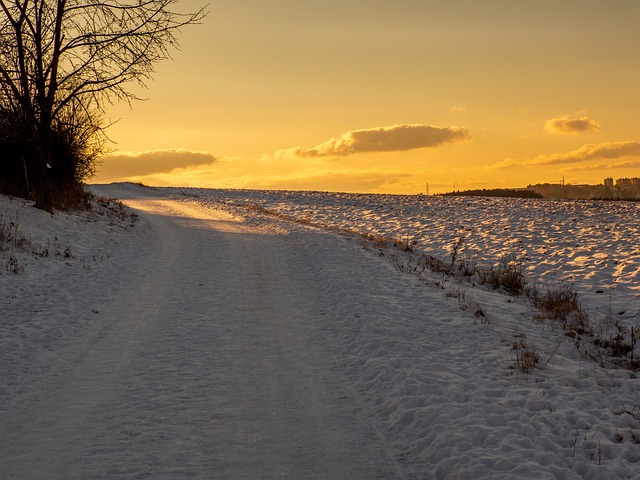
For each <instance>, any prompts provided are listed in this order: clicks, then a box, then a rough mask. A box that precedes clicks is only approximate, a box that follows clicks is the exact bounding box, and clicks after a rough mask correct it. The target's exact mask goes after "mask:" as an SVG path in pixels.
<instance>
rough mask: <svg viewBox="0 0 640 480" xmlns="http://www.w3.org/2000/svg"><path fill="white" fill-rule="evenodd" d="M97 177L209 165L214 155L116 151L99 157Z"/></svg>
mask: <svg viewBox="0 0 640 480" xmlns="http://www.w3.org/2000/svg"><path fill="white" fill-rule="evenodd" d="M100 162H101V165H100V167H99V172H98V178H100V179H102V178H104V179H105V180H107V181H112V179H114V178H115V179H119V178H128V177H138V176H144V175H151V174H154V173H162V172H171V171H172V170H175V169H177V168H187V167H193V166H197V165H210V164H212V163H215V162H216V157H214V156H213V155H212V154H210V153H208V152H192V151H188V150H153V151H147V152H117V153H115V154H112V155H106V156H104V157H101V158H100Z"/></svg>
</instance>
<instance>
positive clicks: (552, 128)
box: [545, 116, 601, 133]
mask: <svg viewBox="0 0 640 480" xmlns="http://www.w3.org/2000/svg"><path fill="white" fill-rule="evenodd" d="M600 128H601V127H600V123H599V122H597V121H596V120H594V119H592V118H589V117H580V118H570V117H568V116H565V117H561V118H552V119H550V120H547V123H546V124H545V129H546V130H547V132H550V133H584V132H594V131H597V130H600Z"/></svg>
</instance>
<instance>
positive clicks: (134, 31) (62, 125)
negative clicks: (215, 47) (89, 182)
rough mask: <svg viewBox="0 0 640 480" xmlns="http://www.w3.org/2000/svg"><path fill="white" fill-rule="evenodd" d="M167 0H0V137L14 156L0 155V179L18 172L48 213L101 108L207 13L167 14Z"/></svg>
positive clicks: (72, 179)
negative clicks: (177, 37)
mask: <svg viewBox="0 0 640 480" xmlns="http://www.w3.org/2000/svg"><path fill="white" fill-rule="evenodd" d="M175 3H176V2H175V0H107V1H93V0H0V141H1V143H2V146H3V147H4V149H5V150H6V151H8V152H14V154H13V155H8V156H5V157H6V158H9V157H11V159H12V160H11V161H8V160H7V161H6V164H5V165H4V168H2V165H1V164H2V163H5V158H2V156H1V155H2V152H0V176H5V177H6V176H7V175H9V176H11V175H19V177H20V180H19V182H18V184H17V185H19V187H20V188H21V189H22V190H24V191H25V192H26V193H27V194H28V195H31V196H32V197H33V198H34V199H35V200H36V204H37V205H38V206H39V207H41V208H45V209H48V210H50V209H52V208H53V203H52V202H53V200H54V191H55V190H56V189H58V190H59V189H60V188H63V189H64V188H67V187H68V186H75V185H77V184H78V183H79V182H81V181H82V180H83V179H85V178H86V177H87V176H89V175H90V174H91V173H92V172H93V168H94V162H95V158H96V156H97V154H98V153H100V149H101V147H102V142H103V140H104V136H103V133H104V131H103V128H104V125H103V123H102V119H103V114H104V109H105V106H106V105H107V104H109V103H110V102H112V101H113V100H123V101H127V102H131V101H132V100H134V99H136V96H135V94H133V93H132V92H131V90H130V89H128V87H130V86H131V84H132V83H134V84H135V83H137V84H139V85H142V86H144V85H145V82H146V81H147V80H149V79H150V78H151V76H152V74H153V72H154V65H155V64H156V63H157V62H159V61H160V60H163V59H167V58H168V57H169V54H170V49H171V48H172V47H176V46H177V39H176V34H177V33H178V31H179V30H180V29H181V28H182V27H184V26H185V25H189V24H194V23H198V22H199V21H200V20H202V19H203V18H204V17H205V16H206V11H205V10H204V8H201V9H199V10H198V11H196V12H193V13H179V12H176V11H174V10H173V9H172V8H173V7H174V5H175ZM65 157H69V158H65ZM70 160H72V161H71V163H72V165H68V163H69V162H70ZM7 172H8V173H7ZM0 180H2V179H1V178H0ZM10 180H11V181H13V182H15V181H16V179H15V178H13V179H10ZM4 183H5V184H6V183H7V182H6V178H5V182H4ZM67 184H68V185H67ZM2 186H3V182H1V181H0V188H2Z"/></svg>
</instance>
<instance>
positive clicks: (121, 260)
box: [0, 184, 640, 480]
mask: <svg viewBox="0 0 640 480" xmlns="http://www.w3.org/2000/svg"><path fill="white" fill-rule="evenodd" d="M93 188H94V189H95V190H96V191H97V192H99V193H100V194H104V195H108V196H112V197H118V198H122V199H123V200H124V202H125V203H126V204H127V205H128V206H129V207H130V208H131V209H133V212H135V216H131V215H127V214H123V212H121V211H119V210H118V209H117V207H114V206H113V204H112V205H111V206H110V207H109V208H107V207H105V206H101V207H96V209H95V210H94V211H92V212H85V213H78V214H61V213H58V214H56V215H54V216H51V215H49V214H46V213H44V212H41V211H38V210H35V209H33V208H32V207H31V206H30V205H28V204H26V203H25V202H22V201H18V200H11V199H8V198H6V197H0V214H1V215H2V216H1V217H0V232H3V233H0V235H1V236H0V273H1V274H0V312H1V313H0V478H11V479H45V478H46V479H83V480H88V479H98V478H110V479H111V478H113V479H133V478H153V479H176V478H185V477H189V478H202V479H210V478H228V479H236V478H243V479H245V478H256V479H257V478H296V479H300V478H308V479H316V478H317V479H325V478H344V479H356V478H357V479H360V478H361V479H365V478H366V479H370V478H398V479H635V478H638V475H639V474H638V472H639V471H640V397H639V394H638V392H639V390H640V388H639V387H640V381H639V380H638V378H637V374H636V373H635V372H633V371H631V370H629V369H627V368H617V367H614V366H611V365H610V363H609V362H607V364H608V365H609V367H608V368H602V367H601V366H600V365H599V362H597V361H596V360H595V359H593V358H588V356H585V355H584V354H581V352H580V351H578V349H576V346H575V344H574V343H575V339H574V338H572V337H569V336H567V335H565V332H564V330H563V329H562V328H560V327H558V326H557V325H555V324H553V323H551V322H548V321H544V320H541V319H540V318H539V316H538V315H537V313H536V311H535V310H534V308H533V307H532V306H531V305H530V304H529V303H528V302H527V301H526V300H525V299H523V298H519V297H518V298H512V297H510V296H509V295H507V294H506V293H503V292H499V291H494V290H492V289H490V288H487V287H486V286H482V285H477V284H476V283H475V282H473V281H470V280H469V279H457V278H453V277H451V278H450V277H448V276H446V275H443V274H442V273H428V272H426V273H423V275H421V276H420V278H418V277H417V276H416V275H413V274H407V273H403V272H401V271H399V270H402V268H401V266H402V261H405V260H406V259H408V258H409V256H410V255H419V254H420V253H425V254H428V255H433V256H434V257H439V258H443V259H447V258H451V248H452V245H453V244H454V243H458V245H459V252H458V256H459V258H465V259H468V260H469V261H473V262H477V263H481V264H484V263H486V264H495V263H499V262H500V261H502V260H503V259H504V258H505V257H509V258H511V259H514V260H517V261H518V262H521V264H522V266H523V268H525V269H526V272H527V273H526V275H527V278H528V280H529V281H531V282H539V283H541V284H552V285H553V284H555V283H558V282H570V283H572V284H574V285H575V287H576V289H577V290H578V291H579V293H580V298H581V300H582V301H583V304H584V306H585V310H586V311H587V313H588V315H589V318H590V321H591V322H594V323H598V322H600V323H601V320H602V318H604V317H607V316H609V317H615V320H616V321H617V322H619V323H621V324H624V325H625V326H627V327H632V326H635V325H638V323H639V318H638V310H639V307H640V304H639V302H640V298H639V297H638V295H639V294H640V291H639V290H638V288H639V285H638V280H639V275H640V273H639V271H640V256H639V250H638V249H639V246H638V241H639V235H638V228H640V227H639V223H640V222H639V221H638V220H639V218H640V215H639V213H640V211H639V210H638V204H628V203H598V202H549V201H542V202H541V201H536V202H532V201H524V200H507V199H500V200H498V199H496V200H493V199H481V198H477V199H475V198H474V199H447V198H433V197H400V196H379V195H341V194H321V193H300V192H297V193H296V192H258V191H233V190H202V189H200V190H194V189H148V188H142V187H138V186H133V185H126V184H124V185H110V186H96V187H93ZM258 207H259V208H258ZM286 218H289V220H287V219H286ZM291 219H295V220H297V221H292V220H291ZM345 230H348V231H349V232H350V233H345ZM353 232H358V233H361V234H370V233H373V234H375V235H378V236H385V237H390V238H401V239H402V241H403V242H405V243H406V244H410V245H412V246H413V248H414V250H415V252H414V253H413V254H406V255H409V256H403V255H405V253H402V254H401V253H399V252H397V251H396V249H394V248H393V247H392V246H387V247H381V246H380V245H373V244H372V243H371V242H367V241H365V240H364V239H363V238H362V237H361V236H359V235H357V234H354V233H353ZM3 237H4V240H2V238H3ZM456 238H458V240H456ZM398 259H400V263H398ZM407 261H408V260H407ZM598 292H600V293H598ZM478 309H481V310H482V312H483V313H482V315H481V316H479V315H477V314H476V313H477V312H478ZM523 352H535V354H536V355H537V356H538V357H539V361H538V362H537V364H536V365H535V367H534V368H532V369H531V370H530V371H529V373H525V372H523V371H522V369H521V368H519V364H520V363H519V362H520V359H521V358H522V354H523ZM636 353H637V354H639V355H640V348H638V347H636Z"/></svg>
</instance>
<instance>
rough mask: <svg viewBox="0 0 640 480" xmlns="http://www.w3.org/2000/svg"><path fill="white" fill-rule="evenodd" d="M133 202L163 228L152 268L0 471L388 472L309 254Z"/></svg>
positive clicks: (156, 474) (18, 434) (116, 300)
mask: <svg viewBox="0 0 640 480" xmlns="http://www.w3.org/2000/svg"><path fill="white" fill-rule="evenodd" d="M120 188H125V187H120ZM135 193H136V195H139V194H140V190H139V189H136V190H135ZM111 195H116V196H126V195H130V192H129V191H127V190H122V189H121V190H120V191H119V192H113V193H111ZM130 203H131V205H132V206H134V207H135V208H138V209H140V211H141V212H144V213H142V215H143V218H144V221H147V222H149V223H150V225H151V226H152V227H153V229H154V230H155V232H156V235H155V236H154V237H153V238H150V239H147V242H146V243H145V244H144V245H141V246H140V247H141V248H144V249H145V250H146V251H145V252H144V254H142V253H141V255H140V258H142V259H144V261H142V260H140V259H138V260H136V258H132V259H131V268H130V269H129V270H128V271H126V272H122V275H123V276H124V277H126V281H121V282H120V283H121V284H122V286H121V287H120V288H118V289H116V290H114V292H111V293H110V294H108V298H107V299H105V301H104V303H103V304H102V305H101V306H100V308H99V310H100V312H101V313H100V321H101V322H102V325H103V327H102V328H101V329H100V330H98V331H97V332H94V334H92V335H91V336H89V337H88V338H85V339H82V341H78V342H76V343H75V344H74V345H73V346H72V347H70V348H69V349H68V350H67V351H64V352H61V353H60V354H59V355H57V357H56V362H57V365H54V366H53V367H52V369H51V372H50V373H49V374H48V375H47V376H46V377H45V378H42V379H41V380H40V383H39V390H40V391H39V394H38V395H36V396H34V397H32V398H29V399H26V400H27V401H25V403H24V404H23V405H21V407H20V408H19V409H16V411H15V412H14V417H13V418H12V419H11V420H10V425H11V426H12V427H13V431H12V433H11V435H10V436H9V437H8V438H5V439H4V440H3V451H6V452H7V455H5V460H3V465H2V466H0V472H2V473H3V477H5V478H13V479H20V478H29V479H38V478H43V479H44V478H47V479H50V478H61V479H62V478H65V479H83V480H88V479H93V478H114V479H119V478H123V479H124V478H153V479H163V478H166V479H175V478H183V477H189V478H229V479H236V478H247V479H248V478H276V477H277V478H307V479H313V478H350V479H357V478H393V477H394V476H395V475H396V473H395V470H394V467H393V465H392V462H391V460H390V459H389V458H388V456H387V455H386V453H385V447H384V445H383V444H382V443H381V441H380V440H379V438H378V437H377V436H376V434H375V432H374V431H373V429H372V427H371V426H370V424H369V419H368V418H367V413H366V409H365V408H363V407H362V405H360V402H359V399H358V395H357V393H355V390H354V389H353V388H352V387H351V386H350V385H348V383H347V382H346V381H345V379H344V378H342V377H341V376H340V374H339V373H338V372H337V371H336V370H335V369H333V368H332V358H331V354H330V353H328V352H330V349H327V348H326V347H327V345H325V344H323V342H324V341H325V339H324V338H323V330H322V321H323V319H322V318H321V311H322V310H323V308H322V307H323V306H322V305H321V303H322V302H321V300H319V299H317V298H316V297H315V294H314V287H315V285H314V277H313V275H312V272H310V271H309V265H308V263H305V253H304V245H300V244H299V245H296V244H294V242H293V241H292V239H290V238H287V237H286V236H278V235H273V234H269V233H268V232H267V231H261V230H256V229H255V228H253V229H252V228H249V227H247V226H243V225H242V224H241V223H240V222H238V221H236V220H234V219H233V218H231V217H230V216H227V215H225V214H223V213H221V212H218V213H216V212H204V211H203V210H201V209H199V208H197V207H193V206H189V205H186V204H182V203H180V202H171V201H167V200H162V199H154V198H147V199H136V200H134V199H131V200H130ZM98 293H99V292H96V294H98ZM100 293H102V292H100ZM9 444H10V446H9ZM4 445H6V446H7V449H6V450H5V449H4Z"/></svg>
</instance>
